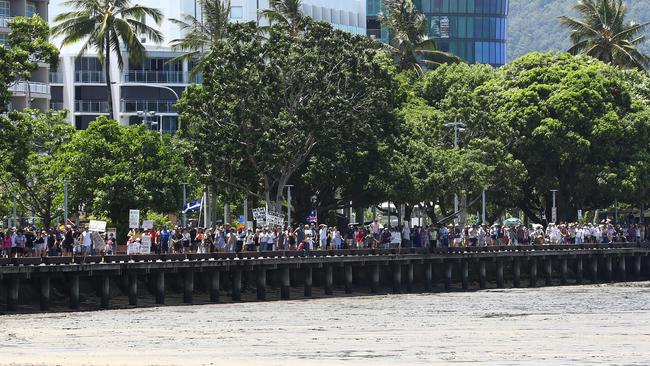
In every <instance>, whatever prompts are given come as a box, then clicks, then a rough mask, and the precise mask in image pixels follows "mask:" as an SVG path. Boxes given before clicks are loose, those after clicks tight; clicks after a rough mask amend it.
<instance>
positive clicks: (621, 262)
mask: <svg viewBox="0 0 650 366" xmlns="http://www.w3.org/2000/svg"><path fill="white" fill-rule="evenodd" d="M618 278H619V279H620V280H621V281H622V282H625V281H627V273H626V268H625V255H621V256H619V257H618Z"/></svg>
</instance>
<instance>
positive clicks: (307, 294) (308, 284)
mask: <svg viewBox="0 0 650 366" xmlns="http://www.w3.org/2000/svg"><path fill="white" fill-rule="evenodd" d="M312 279H313V278H312V268H311V267H305V293H304V295H305V297H311V286H312Z"/></svg>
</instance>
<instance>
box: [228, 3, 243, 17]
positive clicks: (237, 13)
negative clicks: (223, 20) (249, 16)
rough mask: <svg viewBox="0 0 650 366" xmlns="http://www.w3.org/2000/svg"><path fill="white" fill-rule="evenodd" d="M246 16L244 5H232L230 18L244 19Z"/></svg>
mask: <svg viewBox="0 0 650 366" xmlns="http://www.w3.org/2000/svg"><path fill="white" fill-rule="evenodd" d="M243 18H244V7H243V6H231V7H230V19H243Z"/></svg>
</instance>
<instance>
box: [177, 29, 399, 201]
mask: <svg viewBox="0 0 650 366" xmlns="http://www.w3.org/2000/svg"><path fill="white" fill-rule="evenodd" d="M230 27H231V31H229V37H228V38H227V39H225V40H222V41H220V42H219V43H217V44H216V45H215V47H214V49H213V52H212V53H211V54H210V56H209V57H208V58H207V60H206V64H205V68H204V70H203V72H204V83H203V85H192V86H190V87H189V88H188V90H187V91H186V92H185V93H184V94H183V97H182V98H181V100H180V102H179V103H178V106H179V111H180V113H181V118H182V119H183V131H182V137H183V138H184V139H186V140H187V142H188V144H189V145H190V146H192V153H191V154H190V161H191V165H192V166H194V167H195V168H196V169H197V170H198V171H199V172H201V173H202V174H205V175H207V176H209V177H211V178H210V179H218V180H220V181H222V182H226V184H230V183H231V182H232V180H231V177H237V179H238V182H239V185H243V186H245V188H249V189H250V190H251V191H252V192H253V193H256V194H260V195H261V196H263V197H264V199H265V200H266V201H267V202H269V203H270V204H277V205H280V204H281V203H282V202H283V200H284V194H283V192H284V191H285V188H284V186H285V185H286V184H288V183H289V181H290V180H291V179H292V177H294V175H295V174H296V173H297V172H298V171H299V170H300V169H301V168H302V167H303V165H304V164H305V163H306V162H307V161H309V159H310V158H311V157H312V156H313V154H314V149H315V148H316V147H317V146H319V145H320V146H323V147H325V146H329V145H330V144H333V145H334V146H337V145H338V144H350V145H355V144H356V143H357V141H355V140H354V139H353V138H352V137H355V136H359V135H363V134H364V133H366V132H367V133H371V134H374V133H373V132H372V130H373V128H375V125H376V124H377V122H376V121H377V119H378V118H382V117H384V116H386V115H388V114H390V113H391V111H392V110H393V108H394V107H395V105H396V96H395V95H396V90H397V83H396V82H395V81H394V80H393V78H392V77H391V74H390V70H388V69H387V68H386V66H385V65H386V57H385V55H382V52H381V51H377V50H375V49H373V47H372V44H371V41H370V40H367V39H366V38H365V37H359V36H353V35H350V34H348V33H345V32H341V31H336V30H333V29H332V27H331V26H330V25H327V24H323V23H308V24H307V26H306V27H305V30H304V32H303V34H302V36H301V37H300V38H298V39H296V38H295V37H294V36H293V35H292V34H291V32H289V30H288V29H287V28H286V27H284V26H282V25H272V26H271V27H269V29H268V30H267V31H268V39H261V38H260V37H259V36H258V28H257V27H256V26H255V24H253V23H247V24H233V25H231V26H230ZM350 131H355V132H354V134H351V133H350ZM206 162H209V163H208V164H206ZM219 167H224V168H225V169H220V168H219ZM226 167H227V168H226ZM214 168H217V169H214Z"/></svg>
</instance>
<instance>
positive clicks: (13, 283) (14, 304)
mask: <svg viewBox="0 0 650 366" xmlns="http://www.w3.org/2000/svg"><path fill="white" fill-rule="evenodd" d="M8 290H9V291H8V292H7V310H9V311H15V310H16V308H18V296H19V294H20V278H18V276H13V277H11V278H9V288H8Z"/></svg>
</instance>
